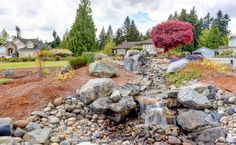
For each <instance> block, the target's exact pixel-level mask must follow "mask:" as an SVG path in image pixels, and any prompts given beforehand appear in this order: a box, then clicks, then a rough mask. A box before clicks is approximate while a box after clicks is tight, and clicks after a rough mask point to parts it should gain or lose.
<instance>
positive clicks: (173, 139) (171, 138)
mask: <svg viewBox="0 0 236 145" xmlns="http://www.w3.org/2000/svg"><path fill="white" fill-rule="evenodd" d="M168 143H169V144H173V145H178V144H181V143H182V142H181V140H180V139H178V138H177V137H174V136H168Z"/></svg>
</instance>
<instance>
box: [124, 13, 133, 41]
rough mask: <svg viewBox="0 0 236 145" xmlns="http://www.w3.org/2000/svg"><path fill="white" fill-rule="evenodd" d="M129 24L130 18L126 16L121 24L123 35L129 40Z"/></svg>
mask: <svg viewBox="0 0 236 145" xmlns="http://www.w3.org/2000/svg"><path fill="white" fill-rule="evenodd" d="M130 25H131V20H130V18H129V17H128V16H127V17H126V19H125V21H124V25H123V32H124V37H125V40H127V41H129V38H130Z"/></svg>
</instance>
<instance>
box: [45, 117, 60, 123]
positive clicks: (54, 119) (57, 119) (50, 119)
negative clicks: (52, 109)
mask: <svg viewBox="0 0 236 145" xmlns="http://www.w3.org/2000/svg"><path fill="white" fill-rule="evenodd" d="M48 122H49V123H51V124H57V123H59V122H60V119H59V118H57V117H55V116H48Z"/></svg>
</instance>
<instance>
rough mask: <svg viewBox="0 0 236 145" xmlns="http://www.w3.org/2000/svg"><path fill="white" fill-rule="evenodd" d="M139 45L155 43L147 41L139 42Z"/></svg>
mask: <svg viewBox="0 0 236 145" xmlns="http://www.w3.org/2000/svg"><path fill="white" fill-rule="evenodd" d="M139 44H153V42H152V40H151V39H147V40H144V41H141V42H139Z"/></svg>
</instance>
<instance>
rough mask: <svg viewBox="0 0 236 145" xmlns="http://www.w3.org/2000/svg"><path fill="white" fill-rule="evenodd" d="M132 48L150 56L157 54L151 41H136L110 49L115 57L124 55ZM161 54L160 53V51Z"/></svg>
mask: <svg viewBox="0 0 236 145" xmlns="http://www.w3.org/2000/svg"><path fill="white" fill-rule="evenodd" d="M132 48H142V49H145V50H147V52H149V53H150V54H157V53H158V51H157V49H155V47H154V45H153V43H152V41H151V39H148V40H144V41H138V42H127V41H125V42H123V43H122V44H121V45H118V46H116V47H114V48H112V51H113V53H115V54H116V55H125V54H126V52H127V51H128V50H130V49H132ZM160 52H162V51H160Z"/></svg>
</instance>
